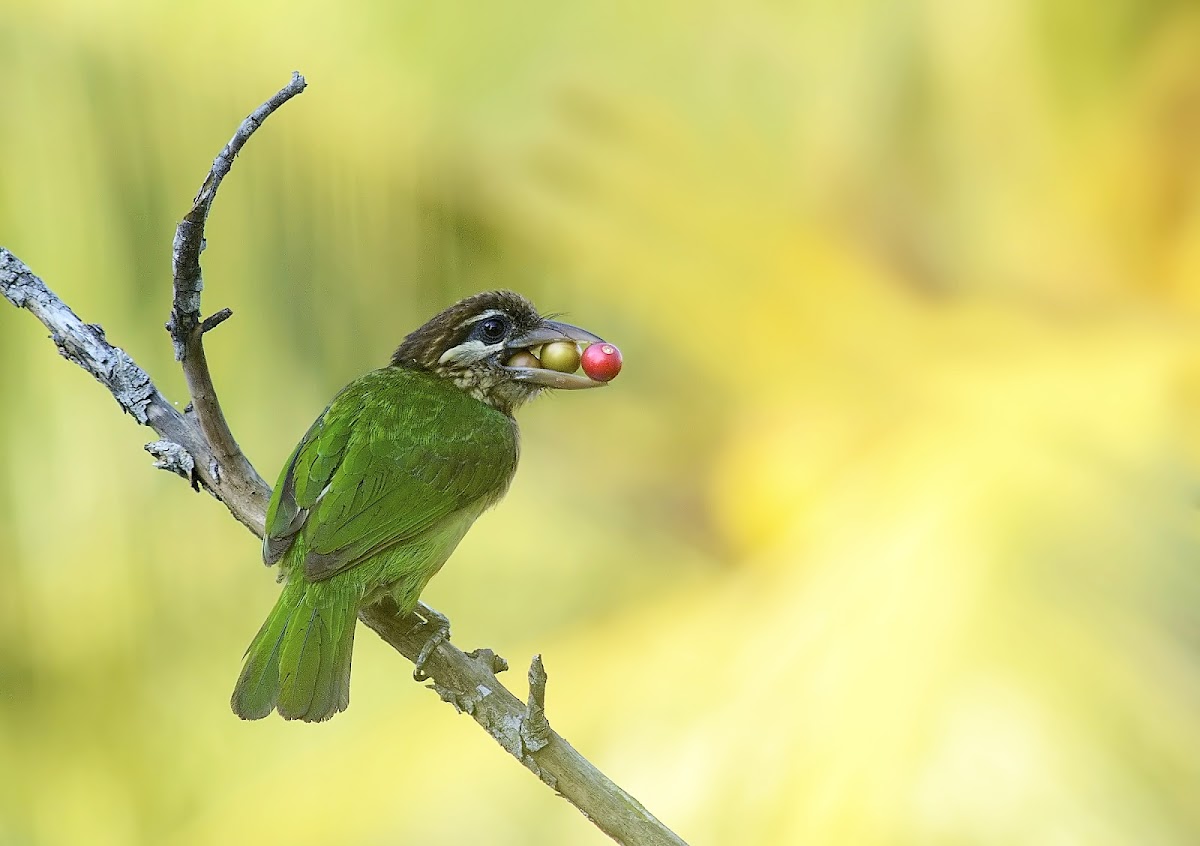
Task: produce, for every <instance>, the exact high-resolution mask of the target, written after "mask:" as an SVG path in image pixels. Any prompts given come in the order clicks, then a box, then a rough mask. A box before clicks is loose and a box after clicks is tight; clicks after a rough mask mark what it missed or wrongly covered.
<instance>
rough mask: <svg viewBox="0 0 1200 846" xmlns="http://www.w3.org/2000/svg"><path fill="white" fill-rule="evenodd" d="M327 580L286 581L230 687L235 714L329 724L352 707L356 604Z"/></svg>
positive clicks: (245, 716) (242, 716) (256, 718)
mask: <svg viewBox="0 0 1200 846" xmlns="http://www.w3.org/2000/svg"><path fill="white" fill-rule="evenodd" d="M333 588H334V586H333V585H331V584H330V583H328V582H326V583H324V584H320V585H311V584H306V583H305V582H304V581H303V580H300V579H297V580H295V581H294V582H290V583H288V584H287V585H286V586H285V587H284V589H283V592H282V593H281V594H280V596H279V601H278V602H276V603H275V608H274V609H272V611H271V614H270V616H268V617H267V621H266V622H265V623H263V626H262V628H261V629H259V632H258V634H257V635H256V636H255V638H254V641H253V642H252V643H251V644H250V648H249V649H247V650H246V664H245V666H244V667H243V668H242V674H241V676H239V677H238V681H237V685H236V686H235V687H234V689H233V699H232V701H231V704H232V706H233V712H234V713H235V714H237V715H238V716H239V717H241V718H242V719H243V720H258V719H261V718H262V717H265V716H267V714H270V713H271V711H273V710H275V709H278V710H279V713H280V715H281V716H282V717H283V718H284V719H288V720H305V721H307V722H318V721H320V720H327V719H329V718H330V717H332V716H333V715H334V714H336V713H337V712H339V711H344V710H346V706H347V705H349V704H350V656H351V653H352V652H353V649H354V626H355V622H356V620H357V615H356V611H357V608H356V603H354V602H353V601H352V599H351V597H349V596H345V595H341V594H340V593H339V592H338V591H337V590H336V589H333Z"/></svg>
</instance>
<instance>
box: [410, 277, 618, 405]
mask: <svg viewBox="0 0 1200 846" xmlns="http://www.w3.org/2000/svg"><path fill="white" fill-rule="evenodd" d="M563 339H566V340H571V341H575V342H577V343H578V342H582V343H585V344H586V343H598V342H600V341H602V340H603V339H602V338H599V337H598V336H596V335H593V334H592V333H590V332H588V331H586V330H584V329H580V328H579V327H577V326H572V325H571V324H569V323H561V322H559V321H557V320H550V319H548V318H544V317H542V316H541V315H539V314H538V312H537V309H536V308H534V307H533V303H531V302H529V300H527V299H525V298H524V297H522V296H521V295H520V294H517V293H514V292H512V291H485V292H483V293H481V294H474V295H473V296H470V297H467V298H465V299H462V300H459V301H458V302H457V303H455V304H454V305H452V306H450V307H449V308H447V309H446V310H445V311H442V312H440V313H438V314H436V315H434V316H433V317H432V318H430V319H429V320H428V321H427V322H426V323H425V324H424V325H423V326H421V327H420V328H418V329H416V330H414V331H413V332H411V333H409V335H408V337H406V338H405V339H404V341H403V342H401V344H400V346H399V347H398V348H397V349H396V352H395V353H394V354H393V355H392V365H393V366H395V367H407V368H411V369H415V370H425V371H428V372H430V373H433V374H436V375H437V376H440V377H442V378H443V379H449V380H451V381H453V382H454V384H455V385H456V386H457V387H458V388H459V389H461V390H463V391H465V392H467V393H469V394H471V396H473V397H475V398H476V399H478V400H480V401H481V402H486V403H487V404H488V405H491V406H493V407H494V408H497V409H499V410H500V411H503V412H504V413H505V414H512V413H513V411H515V410H516V408H517V407H518V406H520V405H521V404H522V403H524V402H526V401H528V400H530V399H532V398H533V397H535V396H536V395H537V394H538V392H539V391H541V390H542V389H544V388H563V389H567V390H578V389H582V388H599V387H603V386H604V384H605V383H604V382H597V381H594V380H592V379H589V378H588V377H586V376H582V375H577V374H569V373H558V372H556V371H553V370H544V369H542V368H537V367H508V366H506V365H505V362H506V361H507V360H508V359H509V358H510V357H511V356H512V355H513V354H514V353H516V352H518V351H520V350H524V349H529V348H530V347H535V346H537V345H538V344H544V343H547V342H549V341H556V340H563Z"/></svg>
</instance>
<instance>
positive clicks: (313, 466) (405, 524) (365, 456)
mask: <svg viewBox="0 0 1200 846" xmlns="http://www.w3.org/2000/svg"><path fill="white" fill-rule="evenodd" d="M516 464H517V434H516V424H515V422H514V421H513V420H512V418H510V417H508V416H506V415H504V414H501V413H500V412H498V411H496V410H495V409H493V408H491V407H489V406H487V405H484V404H483V403H481V402H479V401H478V400H475V399H472V398H471V397H469V396H467V395H466V394H464V393H462V392H461V391H459V390H458V389H457V388H455V387H453V386H452V385H450V384H448V383H446V382H443V381H442V380H440V379H437V378H436V377H433V376H430V375H427V374H422V373H418V372H416V371H409V370H402V369H398V368H385V369H384V370H377V371H375V372H373V373H369V374H367V375H366V376H364V377H362V378H361V379H358V380H356V381H355V382H352V383H350V385H348V386H347V387H346V388H345V390H343V391H342V393H340V394H339V395H338V396H337V397H336V398H335V399H334V401H333V403H331V404H330V406H329V408H327V409H326V410H325V413H324V414H322V415H321V417H319V418H318V419H317V421H316V422H315V423H314V424H313V426H312V428H311V429H309V431H308V434H306V435H305V436H304V439H303V440H302V441H301V442H300V445H299V446H298V447H297V448H296V451H295V452H294V453H293V455H292V457H291V459H290V460H289V461H288V463H287V465H286V466H285V468H284V471H283V474H282V475H281V477H280V480H279V484H278V485H276V488H275V492H274V494H273V495H272V498H271V505H270V507H269V508H268V511H267V535H266V538H265V539H264V541H263V557H264V559H265V560H266V561H267V563H268V564H270V563H274V562H275V561H278V560H279V559H280V558H281V557H283V555H284V554H285V553H286V552H287V550H288V549H289V548H291V547H292V545H293V543H294V541H295V538H296V536H297V535H300V536H301V537H302V538H303V550H304V560H303V568H304V575H305V577H306V578H307V579H309V580H310V581H320V580H322V579H327V578H329V577H330V576H332V575H334V574H335V573H338V572H340V571H342V570H344V569H346V568H347V567H351V566H353V565H354V564H356V563H357V562H359V561H362V560H363V559H365V558H368V557H370V556H372V555H374V554H375V553H377V552H380V551H381V550H384V549H387V548H389V547H393V546H395V545H397V544H403V543H406V542H409V541H412V540H414V539H417V538H420V537H421V536H422V535H423V534H424V533H426V532H428V531H430V530H432V529H436V527H437V526H438V525H439V523H441V521H443V520H444V519H446V518H447V517H450V516H452V515H453V514H455V513H456V512H458V511H461V510H462V509H463V508H466V507H467V506H470V505H473V504H478V503H481V502H484V503H490V502H493V501H495V500H496V499H498V498H499V497H500V496H501V495H502V494H503V493H504V491H505V489H506V488H507V487H508V483H509V481H510V480H511V479H512V474H513V472H514V471H515V469H516Z"/></svg>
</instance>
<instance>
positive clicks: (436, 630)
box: [413, 602, 450, 682]
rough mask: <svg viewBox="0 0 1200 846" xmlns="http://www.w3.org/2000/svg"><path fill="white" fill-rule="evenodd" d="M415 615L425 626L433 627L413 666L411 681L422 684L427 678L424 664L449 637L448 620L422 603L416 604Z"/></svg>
mask: <svg viewBox="0 0 1200 846" xmlns="http://www.w3.org/2000/svg"><path fill="white" fill-rule="evenodd" d="M417 613H418V614H420V615H421V617H422V618H423V619H424V620H425V623H426V625H429V626H432V627H433V634H431V635H430V636H429V639H428V640H426V641H425V645H424V646H422V647H421V651H420V653H418V655H417V660H416V661H415V662H414V666H413V680H414V681H419V682H423V681H425V680H427V679H428V678H429V676H428V674H426V672H425V662H426V661H428V660H429V656H430V655H432V654H433V653H434V651H435V650H436V649H437V648H438V647H439V646H441V645H442V644H443V643H445V642H446V640H447V639H448V638H449V637H450V619H449V618H448V617H446V616H445V615H444V614H440V613H439V612H437V611H434V610H433V609H432V608H430V607H429V606H428V605H426V604H425V603H424V602H420V603H418V604H417Z"/></svg>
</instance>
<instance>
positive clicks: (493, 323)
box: [479, 317, 508, 344]
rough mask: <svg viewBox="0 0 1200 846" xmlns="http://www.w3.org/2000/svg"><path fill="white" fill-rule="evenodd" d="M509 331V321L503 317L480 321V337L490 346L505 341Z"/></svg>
mask: <svg viewBox="0 0 1200 846" xmlns="http://www.w3.org/2000/svg"><path fill="white" fill-rule="evenodd" d="M507 331H508V321H507V320H505V319H504V318H503V317H489V318H488V319H487V320H481V321H479V337H480V338H481V339H482V340H483V341H485V342H486V343H489V344H494V343H496V342H497V341H500V340H503V338H504V334H505V333H506V332H507Z"/></svg>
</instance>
